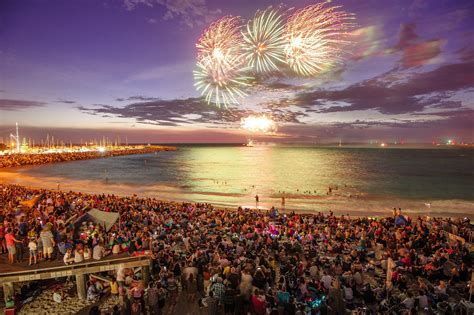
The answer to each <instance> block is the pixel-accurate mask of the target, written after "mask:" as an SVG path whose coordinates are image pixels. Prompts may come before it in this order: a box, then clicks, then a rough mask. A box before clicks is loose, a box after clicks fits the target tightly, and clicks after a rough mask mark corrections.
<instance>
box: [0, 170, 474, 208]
mask: <svg viewBox="0 0 474 315" xmlns="http://www.w3.org/2000/svg"><path fill="white" fill-rule="evenodd" d="M68 163H73V162H68ZM34 167H37V166H23V167H16V168H10V169H2V170H0V183H4V184H16V185H22V186H27V187H33V188H43V189H49V190H57V189H58V185H59V189H60V190H62V191H78V192H84V193H91V194H114V195H117V196H131V195H136V196H139V197H153V198H157V199H160V200H163V201H168V202H171V201H176V202H183V201H184V202H208V203H212V204H213V205H214V206H216V207H220V208H226V209H236V208H237V207H239V206H242V207H244V208H258V209H261V210H267V209H270V208H271V207H277V208H279V209H281V210H288V211H295V212H298V213H312V212H319V211H322V212H328V211H332V212H334V213H335V214H337V215H342V214H345V215H346V214H349V215H351V216H366V215H367V214H370V215H372V216H385V215H387V214H390V213H391V212H392V209H393V208H394V207H397V208H402V209H403V211H404V213H407V214H409V215H427V216H433V217H466V216H469V215H470V214H472V209H474V202H471V201H466V200H434V201H423V200H410V199H400V198H395V197H394V198H388V197H387V198H375V197H369V196H362V197H358V198H356V197H354V198H348V197H345V196H340V195H333V196H317V195H302V194H299V195H296V194H293V195H286V196H285V198H286V203H285V207H284V208H283V207H282V206H281V197H280V196H279V195H271V196H260V201H259V203H258V205H257V204H256V203H255V199H254V195H253V194H247V195H245V194H225V193H221V194H220V196H223V197H225V198H226V200H228V202H225V203H224V202H215V201H213V200H212V198H210V196H211V197H212V195H213V194H215V193H214V192H194V193H189V192H185V191H183V189H182V188H180V187H176V186H171V185H158V184H154V185H143V186H136V185H128V184H121V183H113V182H107V181H105V180H104V181H97V180H71V179H65V178H61V177H44V176H41V177H36V176H32V175H30V174H28V172H24V171H25V170H27V169H28V168H34ZM242 200H247V201H244V202H242ZM428 202H429V204H428Z"/></svg>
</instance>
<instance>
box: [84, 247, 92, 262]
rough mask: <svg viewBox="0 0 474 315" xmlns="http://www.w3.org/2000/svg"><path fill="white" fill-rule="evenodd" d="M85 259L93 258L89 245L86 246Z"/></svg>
mask: <svg viewBox="0 0 474 315" xmlns="http://www.w3.org/2000/svg"><path fill="white" fill-rule="evenodd" d="M83 254H84V260H90V259H91V258H92V252H91V249H90V248H89V246H85V247H84V252H83Z"/></svg>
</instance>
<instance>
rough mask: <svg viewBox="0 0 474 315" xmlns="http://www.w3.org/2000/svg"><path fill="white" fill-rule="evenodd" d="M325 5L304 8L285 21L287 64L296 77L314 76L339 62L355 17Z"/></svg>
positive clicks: (337, 8)
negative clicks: (297, 75)
mask: <svg viewBox="0 0 474 315" xmlns="http://www.w3.org/2000/svg"><path fill="white" fill-rule="evenodd" d="M325 5H326V2H324V3H320V4H315V5H310V6H307V7H306V8H303V9H300V10H298V11H296V12H295V13H293V14H292V15H291V16H290V17H289V18H288V22H287V24H286V30H285V33H286V34H285V37H286V38H285V39H286V45H285V55H286V61H287V63H288V65H289V66H290V68H291V69H292V70H293V71H295V72H296V73H297V74H299V75H302V76H314V75H317V74H319V73H321V72H323V71H324V70H326V69H327V68H329V67H331V66H332V65H334V64H338V63H341V62H342V55H343V52H344V48H345V47H347V45H346V44H348V43H349V41H348V40H347V39H346V38H347V35H348V31H349V29H350V28H351V27H352V26H353V23H352V22H351V20H353V19H354V15H353V14H351V13H347V12H344V11H340V10H339V7H337V6H336V7H325Z"/></svg>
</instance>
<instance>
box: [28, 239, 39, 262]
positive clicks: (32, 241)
mask: <svg viewBox="0 0 474 315" xmlns="http://www.w3.org/2000/svg"><path fill="white" fill-rule="evenodd" d="M28 249H29V252H30V261H29V264H28V266H31V265H32V264H35V265H36V259H37V257H38V254H37V250H38V246H37V244H36V239H35V238H34V237H32V238H30V242H29V243H28ZM33 261H34V263H33Z"/></svg>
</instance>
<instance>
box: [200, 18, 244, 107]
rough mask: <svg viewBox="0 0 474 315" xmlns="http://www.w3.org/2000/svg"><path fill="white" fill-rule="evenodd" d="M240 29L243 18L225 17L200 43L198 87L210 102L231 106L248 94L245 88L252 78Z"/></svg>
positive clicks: (215, 24) (204, 35) (207, 31)
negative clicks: (249, 73) (248, 73)
mask: <svg viewBox="0 0 474 315" xmlns="http://www.w3.org/2000/svg"><path fill="white" fill-rule="evenodd" d="M240 28H241V20H240V18H239V17H234V16H225V17H223V18H221V19H219V20H218V21H216V22H214V23H212V24H211V25H210V26H209V28H208V29H207V30H206V31H205V32H204V34H203V35H201V37H200V38H199V40H198V43H197V44H196V47H197V48H198V55H197V62H196V66H197V69H196V70H195V71H194V79H195V86H196V88H197V90H198V91H200V92H201V94H202V95H203V96H205V98H206V101H207V102H208V103H210V102H213V103H215V104H216V105H217V106H221V104H223V105H224V106H227V105H229V104H231V103H238V101H237V98H238V97H242V96H245V95H246V94H245V92H244V91H243V90H242V88H243V87H245V86H247V85H248V84H249V83H248V81H249V80H250V79H251V77H249V76H248V75H246V72H247V69H246V67H245V58H244V57H243V56H242V51H241V47H242V43H243V38H242V34H241V32H240Z"/></svg>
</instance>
